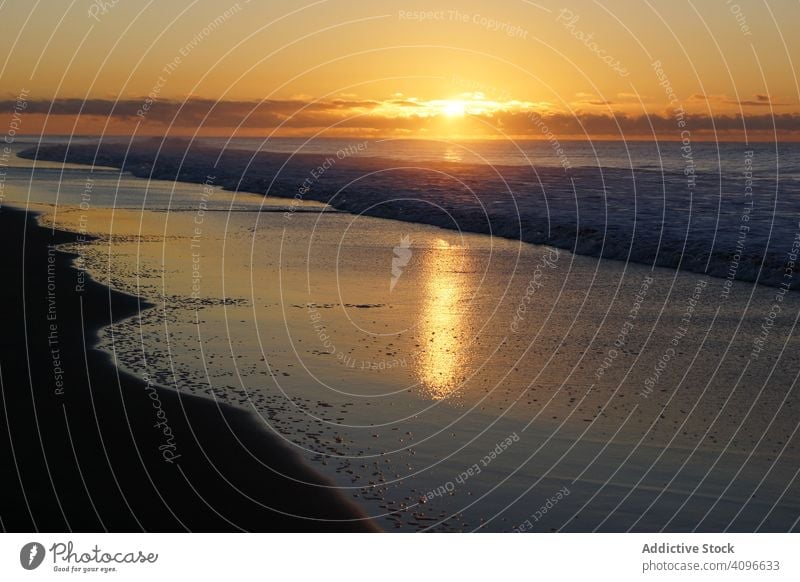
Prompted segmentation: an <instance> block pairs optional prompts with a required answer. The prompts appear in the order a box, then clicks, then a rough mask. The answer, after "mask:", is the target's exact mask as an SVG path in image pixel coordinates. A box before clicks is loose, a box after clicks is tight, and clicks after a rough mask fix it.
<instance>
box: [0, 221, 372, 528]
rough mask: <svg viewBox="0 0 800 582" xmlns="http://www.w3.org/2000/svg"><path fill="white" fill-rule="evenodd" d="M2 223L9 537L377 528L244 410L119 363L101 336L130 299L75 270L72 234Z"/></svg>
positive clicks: (5, 522)
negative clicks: (69, 247) (63, 247)
mask: <svg viewBox="0 0 800 582" xmlns="http://www.w3.org/2000/svg"><path fill="white" fill-rule="evenodd" d="M0 224H1V225H2V227H1V228H0V239H2V241H3V244H4V248H5V251H6V252H5V253H4V258H3V261H4V267H5V269H4V271H5V273H6V275H7V284H6V285H5V286H3V288H2V292H1V293H2V303H1V304H0V305H2V309H3V321H4V323H5V327H6V333H5V334H4V335H3V338H2V351H1V352H0V354H1V355H0V375H1V379H2V386H1V388H2V403H3V410H4V414H3V415H2V416H0V422H2V424H3V426H2V427H1V428H0V432H1V433H2V435H3V436H2V437H1V438H2V439H3V446H2V450H3V452H2V456H1V457H0V458H2V466H3V468H4V475H6V476H7V483H6V488H7V493H6V495H4V496H3V500H2V502H0V527H2V529H3V530H4V531H19V532H22V531H117V532H128V531H156V532H171V531H187V530H188V531H209V532H210V531H241V530H244V531H261V532H268V531H279V532H287V531H304V532H310V531H357V532H368V531H378V528H377V527H376V526H375V524H374V523H373V522H372V521H371V520H370V519H369V518H368V517H367V516H366V515H365V514H364V513H363V512H362V511H361V509H360V508H359V507H357V506H356V505H354V504H353V503H352V502H350V501H349V500H346V499H344V498H343V497H341V495H340V494H339V493H338V492H337V491H336V490H335V486H334V485H333V484H332V483H331V482H329V481H327V480H326V479H325V478H323V477H322V476H321V475H319V474H318V473H316V472H315V471H314V470H312V469H311V468H309V467H307V466H306V464H305V463H304V461H302V460H301V459H300V458H299V457H298V456H297V455H296V454H295V453H294V452H293V451H291V450H289V449H288V448H286V447H285V445H283V444H282V443H280V442H279V441H278V439H276V438H274V437H272V436H271V435H269V434H268V433H267V432H266V430H265V429H264V428H263V427H261V426H259V421H258V419H257V418H256V417H255V416H254V415H253V414H252V413H249V412H246V411H242V410H240V409H236V408H234V407H232V406H229V405H226V404H222V403H219V402H215V401H212V400H209V399H207V398H202V397H198V396H191V395H186V394H181V393H179V392H176V391H173V390H171V389H168V388H162V387H160V386H155V385H152V384H150V383H149V382H148V381H147V380H146V379H143V378H138V377H134V376H131V375H129V374H128V373H126V372H124V371H122V370H120V369H119V368H118V367H116V366H115V363H114V361H113V357H112V356H110V355H108V354H105V353H104V352H102V351H101V350H99V349H98V348H97V343H98V332H99V330H100V329H102V328H103V327H105V326H107V325H112V326H113V325H114V323H115V322H116V321H119V320H121V319H123V318H126V317H130V316H132V315H135V314H136V313H137V310H138V309H139V308H140V305H139V300H138V299H137V298H135V297H132V296H128V295H124V294H122V293H119V292H117V291H114V290H112V289H111V288H109V287H107V286H105V285H103V284H101V283H100V282H98V281H95V280H93V279H91V278H89V277H88V276H86V274H84V273H82V272H81V271H79V270H78V269H76V268H75V267H73V265H72V261H73V259H74V258H75V256H76V255H74V254H71V253H67V252H64V251H60V250H57V248H56V247H57V245H60V244H63V243H69V242H76V237H77V235H76V234H75V233H68V232H62V231H50V229H47V228H44V227H41V226H39V225H37V224H36V213H34V212H25V211H24V210H17V209H11V208H8V207H5V208H2V209H0ZM21 338H24V339H23V341H20V340H21Z"/></svg>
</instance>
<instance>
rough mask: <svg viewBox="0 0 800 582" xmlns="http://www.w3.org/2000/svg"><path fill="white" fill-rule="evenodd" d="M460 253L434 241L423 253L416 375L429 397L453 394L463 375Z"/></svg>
mask: <svg viewBox="0 0 800 582" xmlns="http://www.w3.org/2000/svg"><path fill="white" fill-rule="evenodd" d="M463 259H464V257H463V253H462V249H460V248H459V247H451V246H450V245H449V244H448V243H447V242H446V241H444V240H440V241H437V242H436V244H435V245H434V247H433V248H431V249H428V251H427V253H426V256H425V266H426V267H425V271H424V273H425V274H424V280H423V284H422V291H423V297H424V299H423V305H422V315H421V324H420V335H421V342H420V344H421V345H420V347H421V354H420V357H419V361H418V363H417V366H416V369H417V375H418V377H419V381H420V385H421V388H422V391H423V393H425V394H426V395H427V396H429V397H430V398H432V399H433V400H443V399H445V398H448V397H449V396H451V395H452V394H454V393H455V392H456V391H457V390H458V389H459V387H460V386H461V382H462V380H463V378H464V377H465V376H466V373H465V365H466V359H467V358H466V356H467V350H466V347H467V343H468V341H469V340H468V338H467V337H466V331H467V329H468V326H467V325H466V319H467V317H468V316H469V311H468V310H469V294H468V290H469V286H470V281H469V275H468V274H465V273H464V272H462V271H461V268H462V267H463Z"/></svg>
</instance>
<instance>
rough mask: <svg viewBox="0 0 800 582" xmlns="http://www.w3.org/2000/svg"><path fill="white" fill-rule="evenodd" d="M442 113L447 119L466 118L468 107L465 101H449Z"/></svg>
mask: <svg viewBox="0 0 800 582" xmlns="http://www.w3.org/2000/svg"><path fill="white" fill-rule="evenodd" d="M442 111H443V112H444V114H445V115H446V116H447V117H464V113H465V111H466V105H465V104H464V102H463V101H447V102H445V104H444V106H443V107H442Z"/></svg>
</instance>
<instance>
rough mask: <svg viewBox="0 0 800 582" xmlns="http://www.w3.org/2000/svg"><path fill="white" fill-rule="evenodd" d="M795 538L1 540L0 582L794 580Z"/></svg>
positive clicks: (799, 545)
mask: <svg viewBox="0 0 800 582" xmlns="http://www.w3.org/2000/svg"><path fill="white" fill-rule="evenodd" d="M798 550H800V537H799V536H797V535H795V534H557V535H553V534H529V535H516V534H466V535H457V534H431V535H410V534H391V535H379V534H333V535H332V534H3V535H2V536H0V580H13V581H16V580H66V579H70V580H115V581H122V580H137V581H139V580H170V579H174V578H175V577H186V576H191V577H192V579H193V580H220V579H223V580H226V581H230V582H234V581H240V580H242V581H244V580H271V579H275V580H318V581H320V582H328V581H330V582H338V581H343V582H344V581H347V582H354V581H360V580H381V581H387V580H388V581H394V580H398V581H400V580H402V581H404V582H407V581H408V580H413V579H422V580H434V579H442V578H445V579H448V580H454V581H461V580H487V579H497V577H498V576H503V577H507V578H509V579H514V580H515V579H522V580H533V579H545V580H548V579H553V580H562V579H564V580H579V579H580V578H579V577H581V576H586V577H587V579H595V580H596V579H600V580H614V581H624V580H647V579H655V580H678V579H685V580H756V579H757V580H767V581H768V580H800V569H798V563H800V556H798V553H800V552H798Z"/></svg>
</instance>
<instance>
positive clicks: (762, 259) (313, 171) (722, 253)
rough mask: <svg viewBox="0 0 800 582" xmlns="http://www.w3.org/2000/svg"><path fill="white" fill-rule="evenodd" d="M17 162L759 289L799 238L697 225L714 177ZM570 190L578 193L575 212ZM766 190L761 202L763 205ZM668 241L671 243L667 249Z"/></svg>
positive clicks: (451, 167) (357, 161)
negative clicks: (305, 206)
mask: <svg viewBox="0 0 800 582" xmlns="http://www.w3.org/2000/svg"><path fill="white" fill-rule="evenodd" d="M354 147H355V146H354ZM356 149H358V150H359V151H361V149H360V148H356ZM340 154H341V155H340ZM17 155H18V156H19V157H20V158H23V159H30V160H39V161H47V162H54V163H73V164H80V165H85V166H87V167H98V166H99V167H103V168H109V167H111V168H117V169H119V170H120V171H124V172H129V173H130V174H131V175H133V176H134V177H137V178H142V179H146V180H166V181H175V182H183V183H191V184H207V183H208V182H209V180H211V183H213V185H214V186H219V187H221V188H223V189H225V190H228V191H231V192H248V193H253V194H255V195H259V196H263V197H265V198H270V197H274V198H280V199H285V200H287V201H288V203H289V205H290V210H289V212H287V213H286V214H287V219H289V218H291V214H292V213H293V212H294V211H295V210H296V208H297V204H299V203H300V202H303V201H315V202H321V203H324V204H327V205H329V208H331V209H335V210H338V211H342V212H347V213H350V214H353V215H356V216H358V215H366V216H372V217H376V218H384V219H390V220H395V221H400V222H409V223H413V224H423V225H429V226H435V227H439V228H444V229H448V230H455V231H458V232H471V233H476V234H482V235H489V236H497V237H501V238H505V239H509V240H514V241H520V242H524V243H528V244H534V245H546V246H551V247H556V248H559V249H563V250H567V251H569V252H572V253H574V254H577V255H582V256H587V257H593V258H597V259H606V260H613V261H622V262H632V263H636V264H640V265H644V266H649V267H651V268H652V267H661V268H668V269H674V270H679V271H686V272H690V273H695V274H701V275H707V276H710V277H713V278H716V279H728V278H730V279H731V280H732V281H739V282H742V283H745V284H758V285H763V286H766V287H781V286H783V285H785V284H787V283H786V281H785V280H784V278H783V272H784V269H785V268H786V262H787V253H790V252H792V249H791V248H790V245H789V243H788V242H786V241H790V240H791V237H792V236H793V235H794V232H795V231H796V230H797V229H798V228H800V227H798V226H797V224H795V223H791V221H789V222H786V224H782V225H781V228H782V229H783V230H784V231H785V232H783V231H780V232H779V231H777V230H776V231H775V232H773V225H772V224H768V222H769V221H767V222H765V223H764V224H760V225H759V226H758V228H757V227H756V222H755V221H754V220H751V216H749V215H748V216H747V218H748V224H749V229H750V230H749V231H748V233H749V234H748V236H747V244H746V245H745V247H743V248H740V244H739V242H740V241H739V240H737V238H736V235H737V234H738V228H739V223H738V222H736V220H735V219H737V220H738V218H739V214H741V213H742V212H743V211H742V210H741V209H740V208H739V207H738V206H737V205H736V204H738V201H736V202H735V203H734V202H731V203H730V204H732V206H731V208H727V209H725V211H724V212H723V211H721V210H720V209H716V210H715V211H716V213H717V214H718V216H717V222H718V223H717V224H713V221H712V222H710V223H708V224H701V223H700V222H698V218H697V213H696V212H695V213H694V214H693V212H692V206H693V204H695V205H698V206H699V204H696V203H694V202H693V201H694V198H695V197H697V198H698V199H700V198H702V196H700V195H699V194H698V193H699V192H700V191H705V190H707V191H708V192H709V193H710V195H711V198H710V200H711V202H708V204H711V203H712V202H713V203H714V204H715V202H714V201H715V200H716V198H714V196H715V195H716V194H715V193H716V191H717V190H718V189H720V188H721V186H720V184H718V183H717V181H716V177H715V175H713V173H712V174H709V175H705V174H704V173H698V174H697V175H696V176H695V174H692V175H691V178H692V180H691V181H692V184H691V188H689V190H688V194H687V192H686V191H685V190H686V189H687V181H686V179H685V177H684V173H683V172H675V171H666V170H662V171H660V172H659V171H657V170H653V169H637V170H636V175H635V176H634V175H633V173H632V172H631V170H630V169H620V168H614V167H609V168H603V167H599V168H593V167H589V166H575V167H571V169H570V172H569V174H567V173H565V170H564V169H562V168H560V167H541V168H535V169H534V172H533V174H535V175H532V173H531V172H530V171H529V170H530V169H531V168H526V167H525V166H501V165H498V166H494V165H488V166H483V165H479V164H474V163H461V162H454V161H439V162H433V161H423V162H420V163H419V164H412V165H408V164H403V163H399V164H398V163H395V162H394V161H393V160H391V159H388V158H382V157H370V156H365V157H353V155H351V153H350V152H349V151H346V150H340V151H338V152H336V155H333V154H331V155H328V156H326V155H323V154H310V153H293V154H286V153H272V152H252V151H248V150H239V149H220V148H214V147H210V146H206V145H202V144H195V143H193V142H191V141H189V140H187V139H182V138H173V139H166V140H159V139H157V138H142V139H140V140H135V141H132V142H131V144H130V148H128V147H125V146H120V145H118V144H113V143H111V144H109V143H98V144H69V145H65V144H52V145H40V146H36V147H30V148H25V149H23V150H21V151H19V152H17ZM387 168H390V169H391V170H392V171H391V172H387ZM454 177H456V183H453V182H452V181H453V179H454ZM401 178H402V179H401ZM770 179H771V178H770ZM728 182H729V183H727V184H726V186H725V189H726V190H730V191H731V192H738V191H739V189H740V186H741V184H739V183H738V182H737V181H736V180H733V179H729V180H728ZM611 184H615V186H613V187H612V186H611ZM598 185H602V188H600V187H599V186H598ZM696 188H697V189H698V190H697V192H696V191H695V189H696ZM574 189H577V190H580V191H581V192H585V194H586V196H584V197H581V202H580V205H579V204H578V202H577V201H576V200H577V199H576V198H575V192H574ZM767 190H768V189H767ZM767 190H765V194H760V195H759V196H762V197H763V196H766V195H768V194H769V192H768V191H767ZM666 191H670V192H672V193H673V194H674V196H676V197H677V198H678V199H677V200H675V201H671V202H670V203H669V204H671V205H672V206H673V207H672V208H670V207H668V205H667V201H666V196H665V195H664V194H663V192H666ZM631 192H636V193H637V194H636V195H637V196H638V197H639V198H640V199H642V200H646V199H648V198H653V197H655V198H654V199H659V200H660V198H661V197H664V208H663V209H662V208H661V206H659V205H656V206H654V207H653V208H650V209H648V208H645V207H642V208H641V209H640V211H637V209H636V206H637V205H636V203H635V201H634V204H633V205H632V206H631V205H630V204H629V199H628V196H629V195H630V193H631ZM381 193H383V194H381ZM720 201H721V198H720ZM769 202H770V201H769V200H766V199H765V200H762V201H761V202H760V203H759V204H767V206H768V205H769ZM598 205H600V206H598ZM712 205H713V204H712ZM767 206H764V207H763V208H762V207H761V206H757V207H756V208H757V210H759V212H758V213H754V214H761V213H762V212H763V210H765V209H768V208H767ZM603 208H604V209H605V211H604V212H602V211H601V210H603ZM609 210H611V212H609ZM651 211H652V212H655V213H656V214H655V215H653V214H652V212H651ZM662 211H663V212H664V213H666V215H668V216H669V217H670V219H669V222H666V221H662V222H658V215H659V214H661V213H662ZM730 212H732V213H733V214H731V216H734V218H731V219H729V222H730V223H729V224H723V223H720V218H724V217H725V216H727V213H730ZM609 217H613V219H611V220H610V219H609ZM773 218H774V217H773ZM647 220H650V221H656V222H654V223H648V222H647ZM776 228H777V226H776ZM704 229H711V230H708V231H706V230H704ZM666 232H673V233H679V235H680V236H678V238H677V239H674V240H669V239H668V237H665V236H664V234H665V233H666ZM676 236H677V235H676ZM798 272H800V267H797V266H794V267H792V277H791V278H790V280H789V282H788V288H789V289H791V290H798V289H800V276H797V274H798Z"/></svg>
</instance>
